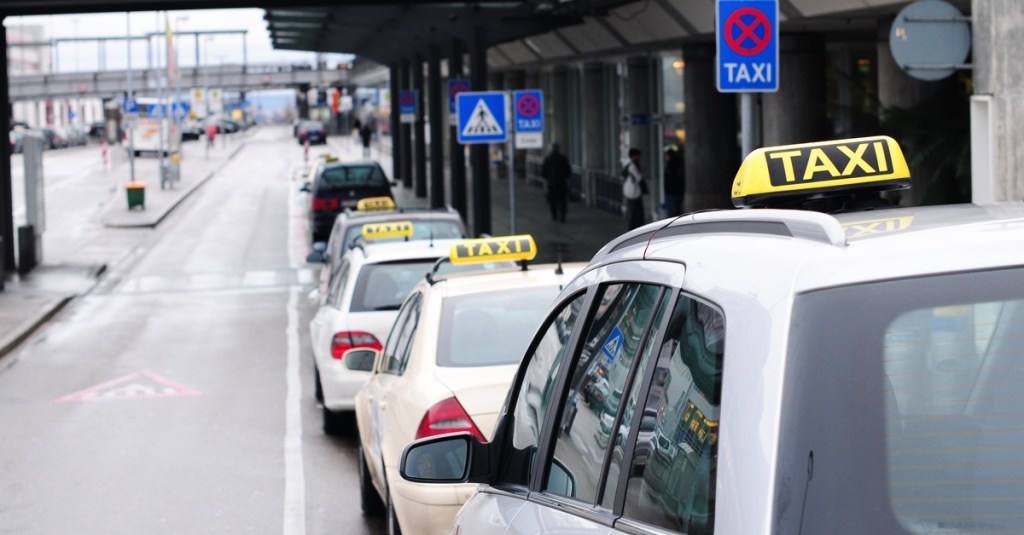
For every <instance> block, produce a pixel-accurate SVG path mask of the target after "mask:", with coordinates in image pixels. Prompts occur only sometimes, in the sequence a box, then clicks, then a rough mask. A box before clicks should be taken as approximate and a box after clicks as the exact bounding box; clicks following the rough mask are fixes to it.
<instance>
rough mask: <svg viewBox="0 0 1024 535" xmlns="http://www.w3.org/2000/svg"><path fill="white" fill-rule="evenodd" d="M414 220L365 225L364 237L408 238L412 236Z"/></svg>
mask: <svg viewBox="0 0 1024 535" xmlns="http://www.w3.org/2000/svg"><path fill="white" fill-rule="evenodd" d="M412 231H413V228H412V221H388V222H386V223H367V224H365V225H363V228H362V234H363V237H364V238H366V239H368V240H379V239H383V238H408V237H409V236H412Z"/></svg>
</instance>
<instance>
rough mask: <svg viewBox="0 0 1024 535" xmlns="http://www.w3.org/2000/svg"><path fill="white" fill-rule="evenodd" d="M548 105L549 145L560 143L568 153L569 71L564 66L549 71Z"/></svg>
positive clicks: (556, 66)
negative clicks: (549, 110) (549, 96)
mask: <svg viewBox="0 0 1024 535" xmlns="http://www.w3.org/2000/svg"><path fill="white" fill-rule="evenodd" d="M548 103H549V104H550V105H551V112H550V114H549V115H550V116H551V137H550V138H549V140H550V143H560V144H561V145H562V147H564V150H565V151H568V146H569V70H568V69H567V68H566V67H565V65H555V67H554V68H552V69H551V99H550V100H549V102H548ZM550 143H549V146H550ZM567 153H568V152H567Z"/></svg>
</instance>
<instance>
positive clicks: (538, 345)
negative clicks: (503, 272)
mask: <svg viewBox="0 0 1024 535" xmlns="http://www.w3.org/2000/svg"><path fill="white" fill-rule="evenodd" d="M585 298H586V293H584V292H581V293H579V294H577V295H575V296H574V297H572V298H570V299H569V301H568V302H566V303H565V304H563V305H562V306H561V308H559V309H558V311H557V312H555V313H554V315H553V316H551V317H550V318H549V319H548V320H547V323H546V324H545V327H544V328H543V329H542V330H541V331H540V332H541V333H542V334H541V335H540V336H539V338H538V339H537V340H536V341H535V342H534V343H535V347H534V349H533V353H532V354H529V355H527V356H526V358H525V362H527V364H526V368H525V370H524V371H523V373H522V378H521V383H520V384H519V388H518V389H517V391H516V395H515V398H514V401H513V402H512V406H510V407H509V410H508V418H509V427H508V429H509V433H508V435H507V438H506V444H504V448H502V449H503V451H504V457H503V459H502V462H501V468H500V470H501V472H500V475H499V477H498V478H497V480H498V483H505V484H511V485H525V486H528V485H529V484H530V481H531V478H532V470H531V468H532V466H533V459H534V455H535V454H536V452H537V447H538V445H539V444H540V433H541V428H542V427H543V426H544V415H545V414H546V413H547V410H548V407H549V406H550V405H551V402H552V401H553V400H552V398H553V397H554V383H555V378H556V377H557V376H558V369H559V367H560V365H561V362H562V357H563V356H564V355H565V352H566V349H568V344H569V339H570V337H571V336H572V331H573V327H574V326H575V325H576V321H577V320H578V319H579V316H580V313H581V312H582V310H583V303H584V301H585Z"/></svg>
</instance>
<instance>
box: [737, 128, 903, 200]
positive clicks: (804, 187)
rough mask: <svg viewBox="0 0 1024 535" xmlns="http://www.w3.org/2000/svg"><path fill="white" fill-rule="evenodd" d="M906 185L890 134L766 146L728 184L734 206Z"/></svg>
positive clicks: (899, 159) (750, 156)
mask: <svg viewBox="0 0 1024 535" xmlns="http://www.w3.org/2000/svg"><path fill="white" fill-rule="evenodd" d="M909 187H910V169H909V168H908V167H907V161H906V159H905V158H904V157H903V151H902V150H901V149H900V146H899V144H898V143H896V140H894V139H892V138H891V137H888V136H875V137H863V138H855V139H842V140H836V141H824V142H818V143H803V144H800V145H785V146H780V147H764V148H760V149H757V150H755V151H754V152H751V153H750V155H749V156H747V158H746V159H745V160H743V164H742V165H741V166H740V170H739V172H737V173H736V178H735V180H734V181H733V183H732V202H733V204H734V205H735V206H737V207H743V206H755V205H760V204H765V203H766V202H767V201H770V200H779V199H800V198H803V199H813V198H816V197H824V196H830V195H834V194H839V193H841V192H850V191H853V190H860V191H866V190H874V191H884V190H893V189H906V188H909Z"/></svg>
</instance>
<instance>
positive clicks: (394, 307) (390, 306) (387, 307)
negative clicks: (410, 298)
mask: <svg viewBox="0 0 1024 535" xmlns="http://www.w3.org/2000/svg"><path fill="white" fill-rule="evenodd" d="M400 308H402V305H384V306H380V307H376V308H374V310H398V309H400Z"/></svg>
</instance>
